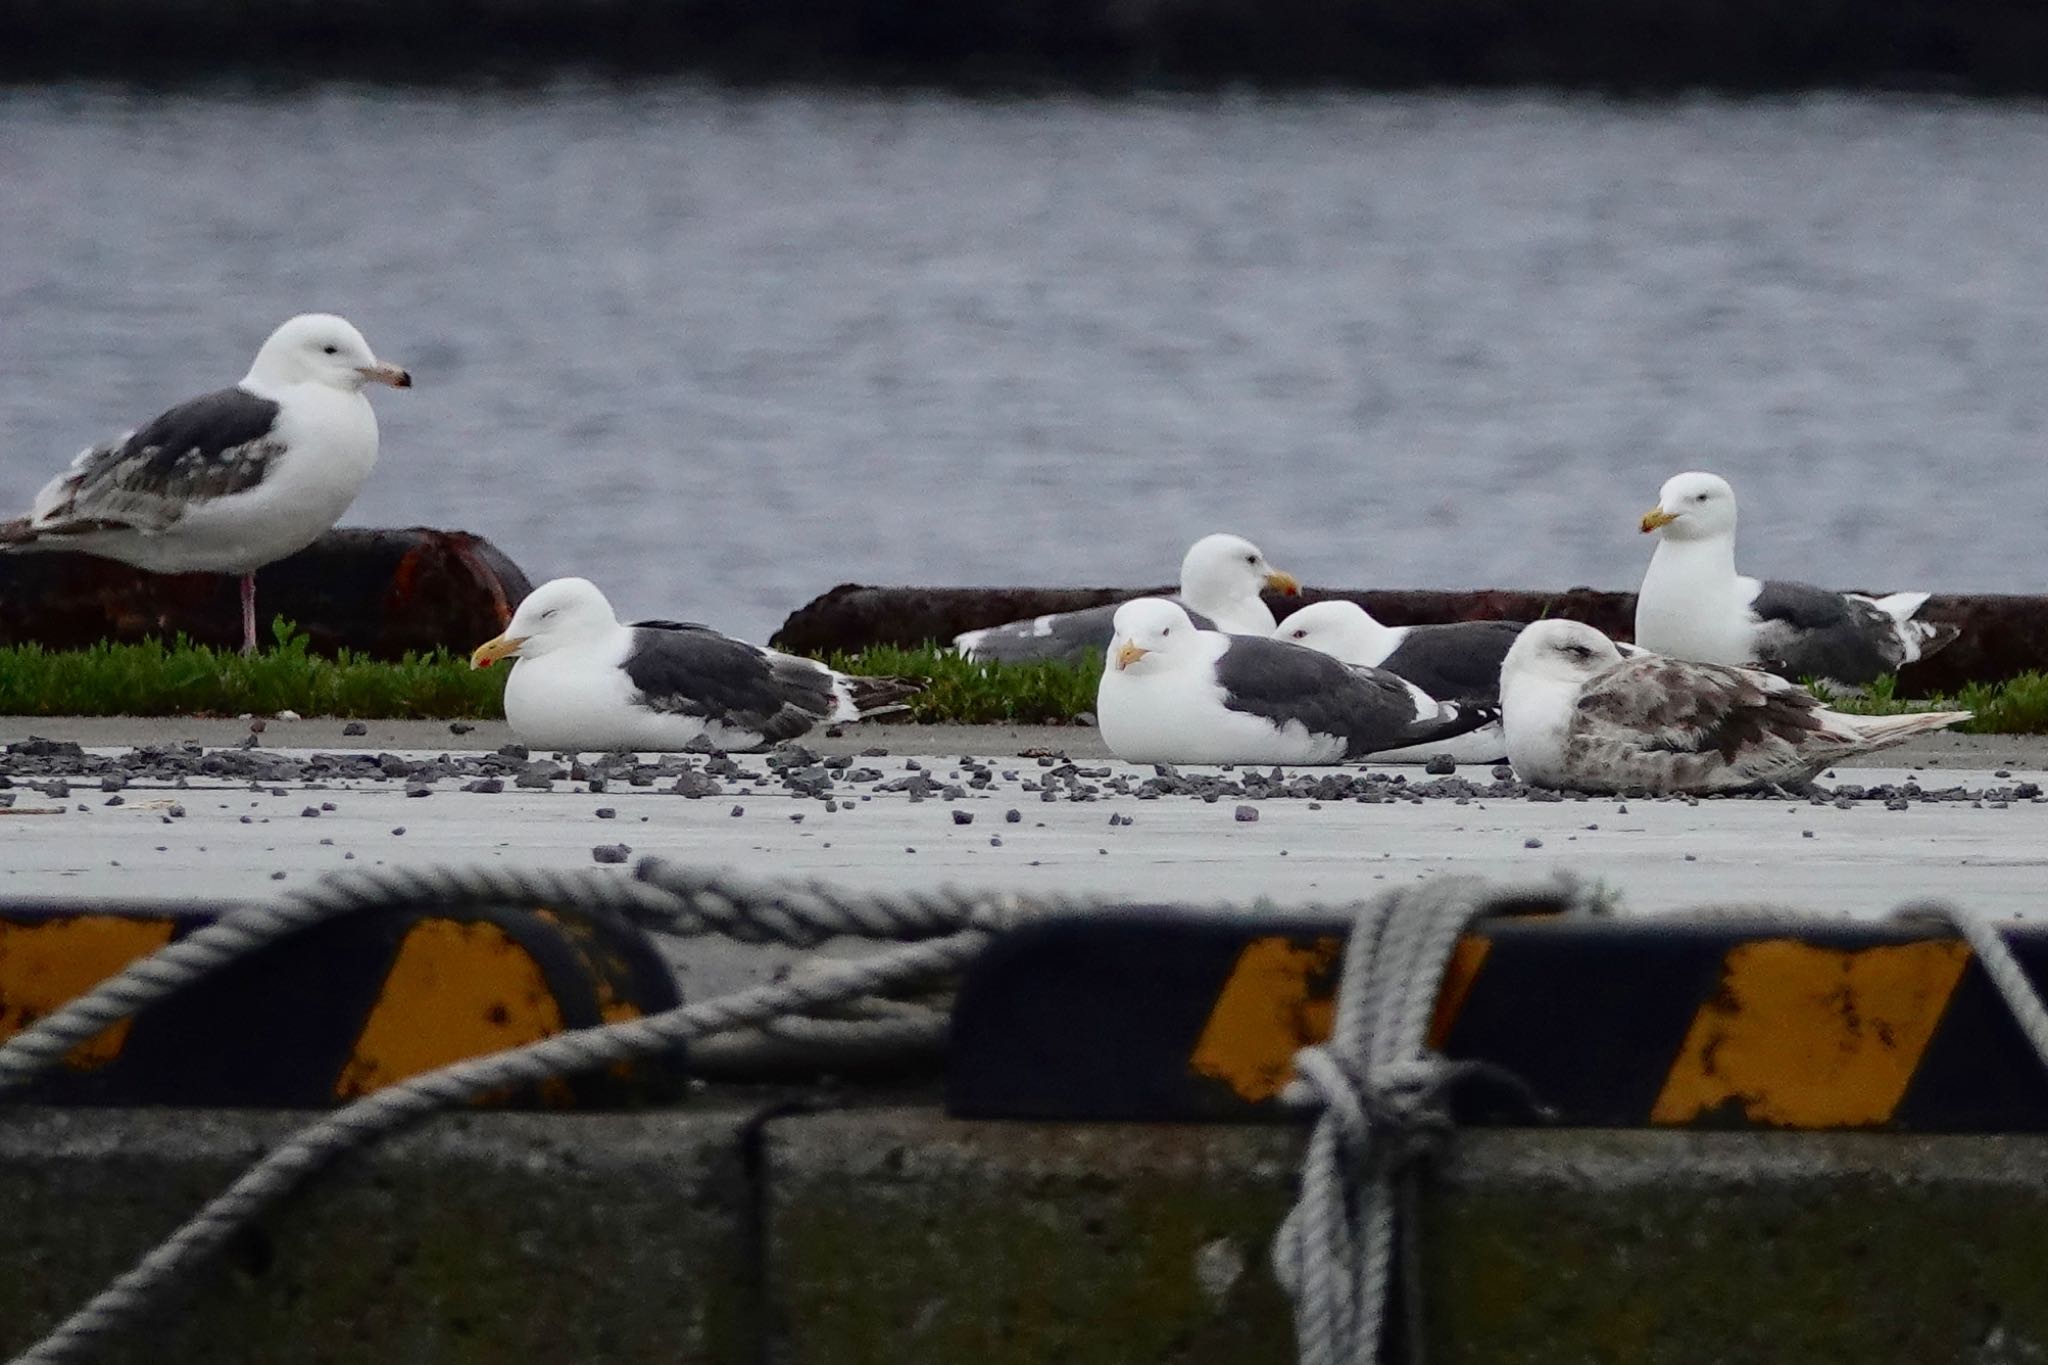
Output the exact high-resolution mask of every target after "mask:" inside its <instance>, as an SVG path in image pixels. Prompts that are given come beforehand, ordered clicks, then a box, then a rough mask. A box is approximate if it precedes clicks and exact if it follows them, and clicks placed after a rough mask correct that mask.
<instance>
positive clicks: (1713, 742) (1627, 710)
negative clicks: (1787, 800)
mask: <svg viewBox="0 0 2048 1365" xmlns="http://www.w3.org/2000/svg"><path fill="white" fill-rule="evenodd" d="M1500 693H1501V723H1502V726H1503V728H1504V729H1505V731H1506V734H1507V747H1508V761H1509V762H1511V763H1513V764H1514V767H1515V773H1516V775H1517V776H1519V777H1520V778H1521V779H1522V780H1523V781H1525V782H1528V783H1530V784H1532V785H1534V786H1539V787H1554V788H1562V789H1566V790H1572V791H1587V792H1630V791H1642V792H1649V793H1653V794H1662V793H1679V792H1683V793H1696V794H1697V793H1708V792H1732V791H1745V790H1751V789H1754V788H1759V787H1772V786H1780V787H1798V786H1803V785H1804V784H1806V783H1807V782H1809V781H1811V780H1812V778H1813V777H1814V776H1815V775H1816V774H1818V773H1819V772H1820V771H1821V770H1822V769H1824V768H1826V767H1827V766H1828V765H1829V764H1832V763H1836V762H1838V761H1840V760H1842V759H1844V758H1848V757H1851V756H1852V755H1855V754H1862V753H1868V752H1870V751H1871V750H1873V749H1881V748H1884V747H1885V746H1886V745H1888V744H1896V743H1898V742H1899V741H1901V740H1903V739H1907V738H1909V737H1911V736H1913V735H1917V734H1923V733H1926V732H1927V731H1930V730H1939V729H1944V728H1946V727H1947V726H1950V725H1954V724H1956V723H1957V722H1959V721H1965V720H1968V719H1969V718H1970V713H1969V712H1968V711H1923V712H1915V713H1911V714H1907V715H1897V716H1851V715H1845V714H1843V713H1841V712H1838V711H1830V710H1828V709H1827V708H1826V707H1824V706H1822V705H1821V704H1820V702H1819V701H1818V700H1816V699H1815V698H1814V697H1813V695H1812V694H1811V693H1809V692H1807V691H1806V689H1804V688H1803V687H1800V686H1799V685H1798V684H1796V683H1792V682H1787V681H1786V680H1785V679H1783V678H1779V677H1776V676H1774V675H1772V674H1769V673H1760V672H1757V671H1755V670H1753V669H1746V668H1730V667H1726V666H1724V665H1719V664H1698V663H1690V662H1687V661H1685V660H1682V659H1671V658H1665V657H1663V656H1660V655H1655V654H1637V655H1635V656H1634V657H1632V658H1623V657H1622V655H1621V652H1620V651H1619V650H1617V649H1616V648H1615V645H1614V642H1613V641H1612V640H1610V639H1608V638H1607V637H1606V636H1605V635H1603V634H1601V633H1600V632H1599V631H1597V630H1595V629H1593V627H1591V626H1588V625H1583V624H1581V623H1579V622H1577V621H1539V622H1537V623H1536V624H1535V625H1532V626H1530V627H1529V628H1528V629H1526V630H1524V631H1523V632H1522V634H1521V636H1520V638H1518V639H1517V640H1516V641H1515V645H1514V648H1512V649H1510V650H1509V651H1508V657H1507V660H1506V662H1505V663H1503V664H1502V666H1501V687H1500Z"/></svg>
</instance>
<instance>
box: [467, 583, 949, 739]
mask: <svg viewBox="0 0 2048 1365" xmlns="http://www.w3.org/2000/svg"><path fill="white" fill-rule="evenodd" d="M500 659H515V660H517V662H516V663H515V664H513V666H512V676H511V677H509V678H507V679H506V680H505V719H506V721H507V722H509V723H510V724H511V726H512V731H513V733H514V734H516V735H518V736H519V737H520V739H522V740H524V741H525V742H526V743H528V744H530V745H532V746H534V747H536V748H541V749H552V750H557V751H562V752H569V753H580V752H592V751H609V750H624V751H628V752H636V751H650V750H651V751H660V750H673V749H681V748H684V747H686V746H688V745H689V744H690V743H692V742H693V741H695V740H697V739H699V738H702V739H705V740H707V741H709V742H710V743H711V744H713V745H715V746H717V747H718V748H721V749H754V748H759V747H761V746H762V745H764V744H772V743H776V742H778V741H781V740H785V739H794V738H796V737H797V736H798V735H801V734H803V733H805V732H806V731H808V730H810V729H811V728H812V727H813V726H816V725H820V724H825V723H831V722H839V721H852V720H860V719H862V718H864V717H867V716H873V715H878V714H883V713H886V712H890V711H901V710H903V709H904V708H903V706H902V705H901V702H902V699H903V698H904V697H907V696H909V695H910V694H912V693H914V692H916V691H918V690H920V688H921V687H922V684H921V683H918V682H914V681H911V680H909V679H904V678H865V677H853V676H849V675H847V674H844V673H839V672H836V671H834V670H832V669H830V668H827V667H825V665H823V664H821V663H818V662H816V661H814V660H811V659H802V658H798V657H796V656H795V655H792V654H782V653H778V652H777V651H775V650H772V649H763V648H761V647H760V646H758V645H750V644H748V643H746V642H745V641H743V640H735V639H732V638H731V637H730V636H726V635H721V634H719V633H718V632H717V631H715V630H712V629H710V628H709V627H707V626H699V625H689V624H685V623H681V622H675V621H641V622H637V623H635V624H633V625H630V626H629V625H621V624H620V623H619V619H618V616H617V614H616V613H614V612H613V610H612V604H611V603H610V602H609V601H607V600H606V598H605V595H604V594H603V593H602V592H600V591H598V589H597V587H596V586H595V585H594V584H592V583H591V582H590V581H589V580H588V579H583V578H557V579H555V580H553V581H552V582H548V583H543V584H542V585H541V586H540V587H538V588H535V589H534V590H533V592H532V593H530V594H529V595H528V596H527V598H526V600H525V601H523V602H521V603H520V604H519V609H518V610H517V611H515V612H514V613H513V614H512V620H511V622H510V623H509V624H508V625H507V626H506V627H505V631H504V633H503V634H502V635H499V636H498V637H497V638H495V639H492V640H487V641H485V642H484V643H483V644H481V645H478V646H477V647H476V650H475V652H474V653H472V654H471V655H470V663H471V666H472V667H476V668H488V667H489V666H490V665H491V664H493V663H495V662H497V661H498V660H500Z"/></svg>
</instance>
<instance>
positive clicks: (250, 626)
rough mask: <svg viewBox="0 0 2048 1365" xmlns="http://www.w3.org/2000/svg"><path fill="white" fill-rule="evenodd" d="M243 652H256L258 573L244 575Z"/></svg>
mask: <svg viewBox="0 0 2048 1365" xmlns="http://www.w3.org/2000/svg"><path fill="white" fill-rule="evenodd" d="M242 652H243V653H244V654H254V653H255V652H256V575H255V574H252V573H245V574H243V575H242Z"/></svg>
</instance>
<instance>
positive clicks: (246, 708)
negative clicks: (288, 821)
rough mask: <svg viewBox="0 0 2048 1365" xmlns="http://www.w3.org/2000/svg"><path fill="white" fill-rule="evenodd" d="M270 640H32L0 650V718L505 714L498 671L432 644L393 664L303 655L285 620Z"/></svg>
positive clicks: (300, 639) (302, 644)
mask: <svg viewBox="0 0 2048 1365" xmlns="http://www.w3.org/2000/svg"><path fill="white" fill-rule="evenodd" d="M273 633H274V635H275V637H276V646H275V647H274V648H272V649H266V650H265V651H264V652H262V653H260V654H257V655H254V656H252V657H249V658H244V657H243V656H242V654H241V653H240V652H239V651H236V650H221V649H213V648H210V647H208V646H206V645H195V644H192V643H190V642H189V641H187V640H185V639H183V638H182V637H181V638H179V639H178V640H177V641H176V642H174V643H171V644H165V643H163V642H162V641H156V640H151V641H145V642H143V643H141V644H132V645H118V644H106V643H101V644H97V645H94V646H92V647H91V648H89V649H81V650H61V651H59V650H48V649H44V648H43V647H42V646H40V645H16V646H14V647H13V648H10V649H0V715H13V716H198V715H221V716H237V715H241V714H243V713H244V712H248V713H251V714H254V715H275V714H276V713H277V712H279V711H296V712H298V713H299V714H300V715H302V716H338V717H347V718H351V719H365V720H368V719H386V718H402V719H420V720H467V719H479V718H483V719H489V718H496V717H499V716H502V715H504V714H505V709H504V695H505V674H506V672H507V671H508V670H506V669H503V668H494V669H471V668H470V666H469V660H468V659H466V658H460V657H457V656H454V655H451V654H449V653H447V652H446V651H442V650H437V651H435V652H434V653H433V654H430V655H426V656H424V657H421V656H416V655H411V654H408V655H406V656H405V657H404V658H403V659H401V660H399V661H398V662H397V663H389V662H385V661H383V660H378V659H370V658H366V657H364V656H362V655H360V654H352V653H350V652H348V651H346V650H344V651H342V652H341V653H340V654H339V655H337V656H336V657H334V658H328V657H326V656H324V655H318V654H313V653H310V652H308V650H307V648H306V637H305V636H304V635H303V634H300V633H299V632H297V631H296V630H295V629H294V628H293V627H292V625H291V624H290V623H289V622H286V621H283V620H279V621H278V622H277V623H276V625H275V626H274V627H273Z"/></svg>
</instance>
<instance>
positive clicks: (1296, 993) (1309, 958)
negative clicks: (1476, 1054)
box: [1188, 936, 1492, 1104]
mask: <svg viewBox="0 0 2048 1365" xmlns="http://www.w3.org/2000/svg"><path fill="white" fill-rule="evenodd" d="M1491 946H1492V945H1491V944H1490V943H1489V941H1488V940H1486V939H1484V938H1479V937H1476V936H1468V937H1466V938H1464V939H1461V940H1460V941H1459V943H1458V947H1457V949H1456V951H1455V952H1454V953H1453V955H1452V957H1451V962H1450V966H1449V968H1448V970H1447V971H1446V973H1445V976H1444V984H1443V989H1442V991H1441V992H1439V994H1438V996H1437V1002H1436V1013H1435V1016H1434V1017H1433V1019H1432V1020H1431V1023H1430V1032H1429V1044H1430V1046H1431V1047H1441V1046H1442V1045H1443V1040H1444V1037H1445V1035H1446V1034H1448V1033H1449V1032H1450V1028H1451V1024H1452V1022H1453V1021H1454V1020H1456V1018H1457V1016H1458V1011H1459V1009H1460V1008H1462V1007H1463V1006H1464V1003H1465V997H1466V996H1467V995H1468V994H1470V992H1471V990H1472V983H1473V982H1474V981H1475V980H1477V979H1478V976H1479V969H1480V967H1481V966H1482V965H1483V964H1484V963H1485V961H1486V954H1487V950H1488V949H1489V948H1490V947H1491ZM1343 953H1344V940H1342V939H1338V938H1315V939H1306V940H1304V939H1292V938H1279V937H1275V938H1259V939H1253V940H1252V941H1251V942H1250V943H1249V944H1247V945H1246V946H1245V948H1244V950H1243V951H1242V952H1240V953H1239V954H1238V956H1237V963H1236V965H1235V966H1233V967H1232V968H1231V971H1230V976H1229V978H1228V979H1227V980H1226V981H1225V982H1224V984H1223V989H1222V991H1221V992H1219V993H1218V995H1217V997H1216V1005H1215V1007H1214V1008H1213V1009H1211V1010H1210V1011H1209V1019H1208V1022H1207V1023H1206V1024H1204V1025H1203V1027H1202V1036H1201V1037H1200V1038H1199V1039H1198V1040H1197V1041H1196V1043H1195V1050H1194V1052H1193V1054H1192V1055H1191V1056H1190V1057H1189V1059H1188V1064H1189V1066H1190V1067H1191V1068H1192V1069H1193V1070H1194V1072H1195V1074H1196V1075H1199V1076H1207V1077H1209V1078H1211V1079H1212V1080H1218V1081H1222V1082H1223V1083H1224V1084H1225V1085H1227V1086H1229V1087H1230V1088H1231V1089H1232V1090H1234V1091H1235V1092H1237V1094H1238V1096H1239V1097H1240V1098H1242V1099H1244V1100H1247V1101H1249V1102H1251V1103H1254V1104H1256V1103H1258V1102H1259V1101H1261V1100H1270V1099H1272V1098H1273V1097H1274V1096H1276V1095H1278V1094H1279V1093H1280V1092H1281V1091H1282V1090H1284V1089H1286V1088H1287V1082H1288V1081H1290V1080H1291V1079H1293V1077H1294V1054H1295V1053H1296V1052H1297V1051H1299V1050H1300V1049H1302V1048H1304V1047H1307V1046H1309V1045H1310V1044H1312V1043H1320V1042H1322V1041H1323V1040H1324V1039H1326V1038H1328V1037H1329V1036H1330V1029H1331V1028H1332V1027H1333V1026H1334V1025H1335V1023H1336V1016H1337V1004H1336V993H1337V976H1338V972H1339V968H1340V966H1341V963H1342V958H1343Z"/></svg>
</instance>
